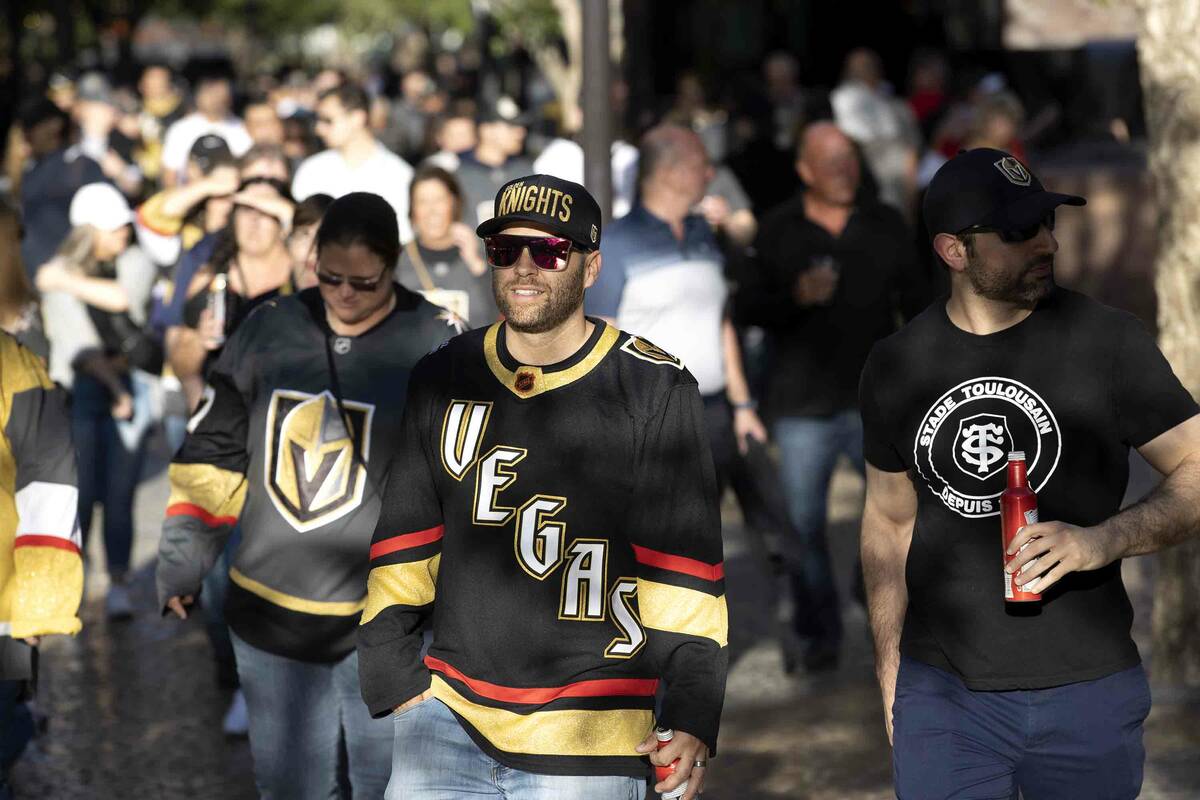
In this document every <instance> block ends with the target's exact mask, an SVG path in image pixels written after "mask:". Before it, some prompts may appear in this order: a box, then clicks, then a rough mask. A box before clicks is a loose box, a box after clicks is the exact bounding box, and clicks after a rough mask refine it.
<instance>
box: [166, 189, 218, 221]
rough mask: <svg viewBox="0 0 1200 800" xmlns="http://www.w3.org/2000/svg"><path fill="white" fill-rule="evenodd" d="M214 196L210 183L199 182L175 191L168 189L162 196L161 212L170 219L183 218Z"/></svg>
mask: <svg viewBox="0 0 1200 800" xmlns="http://www.w3.org/2000/svg"><path fill="white" fill-rule="evenodd" d="M210 194H212V189H211V188H210V187H209V183H208V181H203V180H202V181H197V182H195V183H189V184H185V185H183V186H179V187H176V188H174V189H167V190H166V191H164V192H163V194H162V205H161V206H159V210H160V211H161V212H162V213H163V214H165V215H167V216H169V217H182V216H183V215H184V214H186V213H187V212H188V211H190V210H191V209H192V207H193V206H195V205H196V204H197V203H199V202H200V201H202V200H206V199H208V197H209V195H210Z"/></svg>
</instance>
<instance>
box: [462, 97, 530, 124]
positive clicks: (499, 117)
mask: <svg viewBox="0 0 1200 800" xmlns="http://www.w3.org/2000/svg"><path fill="white" fill-rule="evenodd" d="M475 121H476V122H477V123H479V124H480V125H486V124H487V123H489V122H507V123H508V124H509V125H520V126H522V127H526V128H527V127H529V122H530V120H529V116H528V115H527V114H526V113H525V111H524V110H522V108H521V107H520V106H519V105H517V101H516V100H513V99H512V98H511V97H509V96H508V95H501V96H500V97H498V98H496V101H495V102H494V103H484V104H483V105H481V106H480V107H479V109H478V111H477V112H476V114H475Z"/></svg>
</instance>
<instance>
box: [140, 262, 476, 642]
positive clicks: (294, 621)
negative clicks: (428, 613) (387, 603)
mask: <svg viewBox="0 0 1200 800" xmlns="http://www.w3.org/2000/svg"><path fill="white" fill-rule="evenodd" d="M396 297H397V303H396V308H395V310H394V311H393V312H392V313H391V314H390V315H389V316H388V317H387V318H385V319H384V320H383V321H382V322H380V323H379V324H378V325H376V326H375V327H374V328H372V329H371V330H369V331H367V332H366V333H364V334H362V335H360V336H356V337H343V336H337V335H335V334H334V333H332V332H331V331H330V329H329V327H328V324H327V323H326V321H325V307H324V304H323V303H322V301H321V296H320V293H319V291H318V290H317V289H315V288H314V289H309V290H307V291H305V292H301V293H300V294H299V295H296V296H293V297H289V298H284V299H280V300H274V301H270V302H269V303H267V304H265V305H263V306H261V307H260V308H259V309H258V310H256V311H255V312H254V313H253V314H251V315H250V317H249V318H248V319H247V320H246V321H245V322H244V323H243V324H242V325H241V326H240V327H239V328H238V329H237V331H236V333H235V334H234V335H233V336H232V337H231V338H230V340H229V342H228V343H227V344H226V346H225V348H224V351H223V352H222V353H221V357H220V358H219V359H218V361H217V363H216V365H215V367H214V369H213V370H212V372H211V373H210V375H209V384H208V387H207V388H206V389H205V393H204V399H203V401H202V403H201V405H200V407H199V409H198V410H197V411H196V413H195V415H194V416H193V417H192V419H191V420H190V421H189V423H188V437H187V439H186V440H185V442H184V444H183V447H182V448H180V451H179V453H178V454H176V456H175V459H174V461H173V462H172V464H171V467H170V479H171V497H170V500H169V501H168V506H167V515H166V521H165V522H164V523H163V536H162V539H161V541H160V544H159V560H158V574H157V581H158V593H159V599H160V601H161V602H163V603H165V601H166V600H167V599H168V598H169V597H171V596H173V595H188V594H194V593H195V592H196V591H197V590H198V589H199V587H200V582H201V579H202V578H203V577H204V575H205V573H207V572H208V570H209V568H210V567H211V566H212V565H213V563H214V562H215V561H216V559H217V557H218V555H219V554H220V552H221V549H222V547H223V546H224V544H225V541H226V540H227V539H228V537H229V535H230V533H231V532H232V529H233V526H234V525H239V524H240V526H241V529H242V540H241V544H240V545H239V546H238V549H237V552H236V553H235V555H234V557H233V559H232V564H231V568H230V571H229V575H230V581H231V586H230V590H229V597H228V599H227V601H226V607H225V613H226V618H227V620H228V622H229V626H230V627H231V628H232V629H233V631H234V632H235V633H237V635H238V636H240V637H241V638H242V639H244V640H245V641H247V642H248V643H250V644H251V645H253V646H254V647H257V648H259V649H262V650H266V651H268V652H271V653H275V654H278V655H282V656H286V657H288V658H295V659H299V660H303V661H331V660H336V659H339V658H341V657H343V656H345V655H346V654H347V653H349V652H350V651H351V650H353V649H354V632H355V628H356V626H357V623H358V618H359V614H360V612H361V611H362V609H363V606H364V603H365V594H366V578H367V568H368V564H367V556H366V554H367V549H368V548H369V546H370V544H369V543H370V538H371V532H372V531H373V530H374V529H375V523H376V519H377V518H378V515H379V505H380V503H379V492H378V487H379V486H380V483H381V481H382V480H383V475H384V471H385V469H386V467H387V464H388V462H389V461H390V459H391V456H392V448H394V447H396V446H397V445H398V443H399V442H400V441H401V432H400V410H401V404H402V403H403V401H404V396H405V391H406V389H407V386H408V381H409V376H410V374H411V372H412V368H413V365H415V364H416V363H417V361H418V360H419V359H420V358H421V357H422V356H424V355H425V354H426V353H428V352H430V351H431V350H433V349H434V348H436V347H437V346H438V345H440V344H442V343H443V342H445V341H446V340H447V339H448V338H449V337H451V336H453V335H455V334H456V333H457V332H458V331H459V330H460V329H459V327H458V324H459V323H458V320H457V318H456V317H452V316H451V315H449V314H448V313H447V312H445V311H443V310H442V309H439V308H437V307H436V306H434V305H432V304H430V303H428V302H426V301H425V300H422V299H421V297H420V296H419V295H417V294H414V293H412V292H410V291H408V290H407V289H404V288H403V287H400V286H399V285H397V286H396Z"/></svg>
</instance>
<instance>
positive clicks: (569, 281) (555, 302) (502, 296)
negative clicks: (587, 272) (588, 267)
mask: <svg viewBox="0 0 1200 800" xmlns="http://www.w3.org/2000/svg"><path fill="white" fill-rule="evenodd" d="M498 275H499V273H496V272H493V280H492V294H494V295H495V297H496V307H497V308H499V309H500V313H501V314H503V315H504V321H505V323H506V324H507V325H508V327H510V328H512V329H513V330H514V331H520V332H521V333H545V332H546V331H552V330H554V329H555V328H557V327H558V326H559V325H562V324H563V323H564V322H566V321H567V320H568V319H570V317H571V315H572V314H574V313H575V310H576V309H577V308H579V307H580V306H581V305H583V278H584V274H583V265H582V264H580V265H579V267H577V268H576V269H574V270H569V271H568V272H567V274H566V275H564V276H563V278H564V280H563V281H562V282H561V283H560V284H559V285H558V286H557V287H555V288H551V287H550V286H548V285H546V284H544V283H542V282H540V281H531V280H524V281H522V280H521V279H520V278H516V277H513V278H510V279H509V280H507V281H505V282H504V283H501V282H500V281H498V280H495V277H497V276H498ZM522 284H524V285H526V286H531V287H536V288H538V289H540V290H541V291H542V296H543V297H544V298H546V300H545V302H544V303H542V304H540V305H538V306H536V307H528V306H522V307H514V306H513V305H512V304H510V303H509V294H508V287H510V286H513V285H522Z"/></svg>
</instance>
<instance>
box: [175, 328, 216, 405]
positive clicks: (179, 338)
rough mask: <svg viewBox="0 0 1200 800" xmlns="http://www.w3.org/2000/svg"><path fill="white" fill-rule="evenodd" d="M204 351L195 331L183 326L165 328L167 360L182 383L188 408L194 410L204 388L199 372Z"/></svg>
mask: <svg viewBox="0 0 1200 800" xmlns="http://www.w3.org/2000/svg"><path fill="white" fill-rule="evenodd" d="M206 353H207V351H206V350H205V349H204V345H203V344H202V343H201V341H200V335H199V334H198V333H196V331H194V330H192V329H191V328H186V327H183V326H177V327H171V328H168V329H167V362H168V363H169V364H170V365H171V369H172V371H174V373H175V376H176V377H177V378H179V382H180V383H181V384H182V385H183V390H184V395H185V396H186V397H187V401H188V408H189V410H195V408H196V405H197V404H198V403H199V402H200V393H201V391H202V390H203V388H204V380H203V378H202V377H201V375H200V373H201V371H202V370H203V368H204V356H205V354H206Z"/></svg>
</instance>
